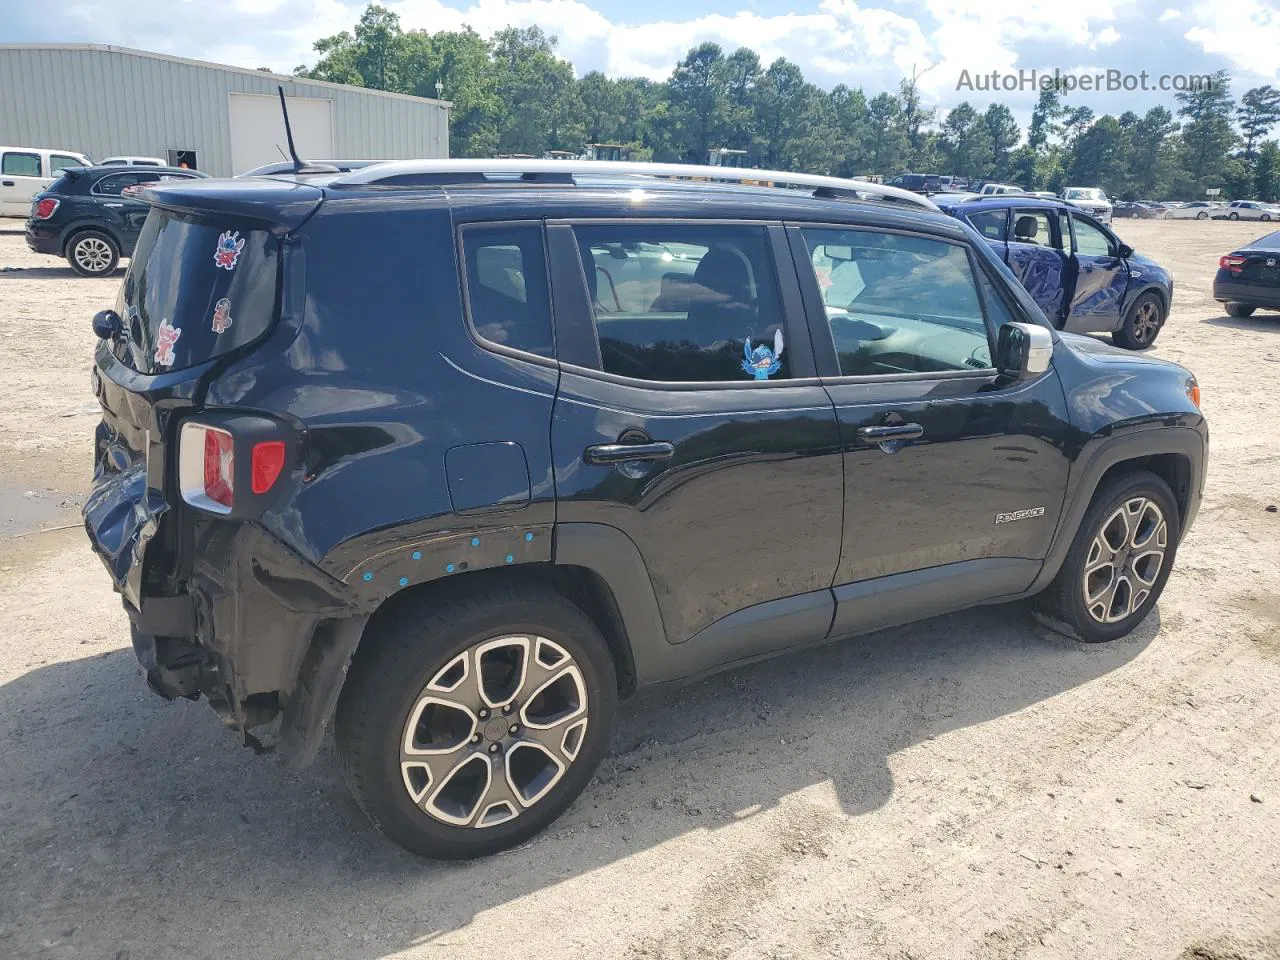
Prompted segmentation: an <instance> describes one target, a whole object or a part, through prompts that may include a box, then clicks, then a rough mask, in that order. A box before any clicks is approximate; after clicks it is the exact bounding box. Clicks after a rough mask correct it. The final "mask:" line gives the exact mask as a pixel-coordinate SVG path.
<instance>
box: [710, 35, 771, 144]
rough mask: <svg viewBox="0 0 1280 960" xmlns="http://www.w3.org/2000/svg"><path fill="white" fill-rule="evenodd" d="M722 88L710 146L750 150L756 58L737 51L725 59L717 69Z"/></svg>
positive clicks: (758, 76) (757, 79) (757, 69)
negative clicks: (717, 125)
mask: <svg viewBox="0 0 1280 960" xmlns="http://www.w3.org/2000/svg"><path fill="white" fill-rule="evenodd" d="M720 74H721V79H722V82H723V84H724V107H723V112H722V114H721V117H720V129H719V130H718V131H717V134H716V137H717V139H718V140H719V143H718V144H713V145H714V146H721V147H730V148H732V149H750V148H751V141H752V121H753V118H754V114H755V106H756V88H757V86H758V85H759V83H760V80H761V73H760V55H759V54H758V53H756V52H755V51H754V50H748V49H747V48H746V47H740V48H738V49H737V50H735V51H733V53H731V54H729V56H728V57H726V58H725V60H724V63H723V64H722V65H721V67H720Z"/></svg>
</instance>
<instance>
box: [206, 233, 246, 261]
mask: <svg viewBox="0 0 1280 960" xmlns="http://www.w3.org/2000/svg"><path fill="white" fill-rule="evenodd" d="M243 249H244V240H243V239H242V238H241V236H240V231H239V230H237V231H235V232H234V233H232V232H231V231H230V230H224V231H223V232H222V234H221V235H220V236H219V237H218V246H217V248H216V249H215V250H214V251H213V263H214V265H215V266H218V267H221V268H222V269H223V270H234V269H235V267H236V261H237V260H239V259H240V251H241V250H243Z"/></svg>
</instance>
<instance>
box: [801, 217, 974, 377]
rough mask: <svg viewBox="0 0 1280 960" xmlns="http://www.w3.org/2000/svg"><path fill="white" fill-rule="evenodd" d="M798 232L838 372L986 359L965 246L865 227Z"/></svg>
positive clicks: (964, 365) (961, 366)
mask: <svg viewBox="0 0 1280 960" xmlns="http://www.w3.org/2000/svg"><path fill="white" fill-rule="evenodd" d="M801 232H802V234H803V236H804V240H805V245H806V246H807V247H808V250H809V257H810V260H811V262H812V264H813V269H814V273H815V275H816V276H817V280H818V289H819V290H820V291H821V293H822V300H823V304H824V305H825V307H826V312H827V322H828V323H829V325H830V327H831V338H832V341H833V343H834V344H835V348H836V354H837V356H838V358H839V362H840V374H841V376H847V377H851V376H870V375H884V374H898V373H927V372H943V371H948V370H965V369H983V368H987V367H990V366H991V345H990V340H989V338H988V335H987V325H986V321H985V319H984V316H983V312H982V304H981V301H980V300H979V298H978V289H977V286H976V285H975V283H974V276H973V270H972V268H971V267H970V263H969V254H968V250H967V248H966V247H964V246H962V245H960V244H956V243H948V242H946V241H944V240H935V239H933V238H930V237H917V236H909V235H903V234H895V233H880V232H876V231H870V230H837V229H829V228H820V227H812V228H809V227H807V228H805V229H803V230H802V231H801Z"/></svg>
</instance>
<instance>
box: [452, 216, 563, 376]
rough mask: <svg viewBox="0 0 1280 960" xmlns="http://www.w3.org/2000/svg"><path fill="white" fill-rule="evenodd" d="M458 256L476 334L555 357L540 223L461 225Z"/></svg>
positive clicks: (505, 345)
mask: <svg viewBox="0 0 1280 960" xmlns="http://www.w3.org/2000/svg"><path fill="white" fill-rule="evenodd" d="M462 259H463V264H464V267H465V270H466V277H467V288H466V289H467V309H468V312H469V314H470V317H471V324H472V326H473V327H474V328H475V331H476V333H477V334H478V335H479V336H480V337H481V338H483V339H485V340H487V341H489V342H490V343H495V344H498V345H500V346H504V347H510V348H511V349H513V350H523V351H524V352H526V353H533V354H537V355H538V356H540V357H548V358H550V357H554V356H555V338H554V336H553V335H552V332H551V298H550V295H549V294H548V290H547V261H546V253H545V251H544V249H543V244H542V225H541V224H540V223H504V224H496V225H494V226H488V225H478V224H477V225H471V226H467V227H464V228H463V231H462Z"/></svg>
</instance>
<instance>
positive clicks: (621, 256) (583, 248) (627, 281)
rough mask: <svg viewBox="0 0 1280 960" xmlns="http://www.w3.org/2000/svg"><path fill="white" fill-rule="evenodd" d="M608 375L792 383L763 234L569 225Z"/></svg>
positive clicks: (720, 228) (712, 228) (753, 229)
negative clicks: (577, 249)
mask: <svg viewBox="0 0 1280 960" xmlns="http://www.w3.org/2000/svg"><path fill="white" fill-rule="evenodd" d="M574 234H575V235H576V237H577V240H578V248H579V254H580V256H581V258H582V264H583V270H584V272H585V274H586V281H587V290H588V292H589V293H590V296H591V310H592V314H593V316H594V319H595V327H596V334H597V336H598V338H599V342H600V362H601V367H602V369H603V370H604V371H605V372H606V373H613V374H617V375H619V376H624V377H634V378H636V379H640V380H656V381H660V382H666V383H692V382H706V381H740V382H741V381H752V380H781V379H785V378H787V377H788V376H790V357H789V355H788V352H787V349H786V341H785V334H784V331H783V314H782V305H781V302H780V299H779V295H778V284H777V278H776V276H775V274H774V267H773V258H772V255H771V253H770V248H769V245H768V235H767V233H766V232H765V228H764V227H759V226H749V225H745V224H743V225H719V224H670V223H652V224H649V223H633V224H608V225H606V224H590V225H579V226H576V227H575V228H574Z"/></svg>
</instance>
